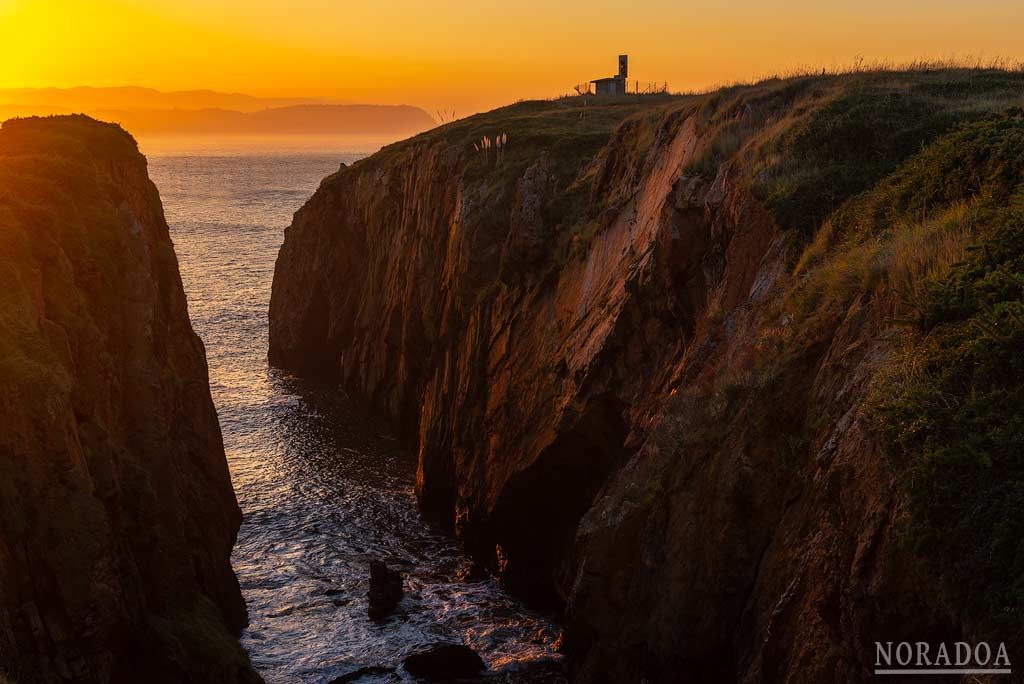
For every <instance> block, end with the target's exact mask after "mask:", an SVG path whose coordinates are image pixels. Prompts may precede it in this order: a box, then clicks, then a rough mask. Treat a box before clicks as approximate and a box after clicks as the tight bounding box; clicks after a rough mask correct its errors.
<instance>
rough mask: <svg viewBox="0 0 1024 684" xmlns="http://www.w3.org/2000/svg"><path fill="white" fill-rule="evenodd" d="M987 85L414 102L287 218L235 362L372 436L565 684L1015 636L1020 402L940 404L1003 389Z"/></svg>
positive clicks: (994, 107) (970, 80) (1014, 391)
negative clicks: (287, 372)
mask: <svg viewBox="0 0 1024 684" xmlns="http://www.w3.org/2000/svg"><path fill="white" fill-rule="evenodd" d="M1021 85H1024V79H1022V77H1021V75H1020V74H1019V73H1006V72H1000V71H984V72H983V71H921V72H914V73H875V74H855V75H843V76H820V77H806V78H796V79H790V80H782V81H769V82H765V83H761V84H757V85H754V86H743V87H736V88H730V89H726V90H722V91H718V92H715V93H711V94H708V95H701V96H692V97H680V98H674V99H668V100H665V99H646V98H636V99H628V98H627V99H621V100H606V101H603V102H602V101H601V100H596V101H591V102H589V103H584V102H583V101H582V100H578V99H567V100H559V101H554V102H547V103H523V104H520V105H515V106H513V107H509V108H505V109H502V110H497V111H495V112H491V113H489V114H486V115H481V116H477V117H471V118H470V119H467V120H465V121H461V122H457V123H455V124H452V125H448V126H445V127H442V128H440V129H437V130H435V131H432V132H430V133H428V134H424V135H421V136H418V137H416V138H413V139H411V140H409V141H406V142H403V143H399V144H397V145H393V146H391V147H388V148H385V149H384V150H382V151H381V152H380V153H378V154H377V155H374V156H373V157H370V158H368V159H366V160H363V161H360V162H357V163H356V164H354V165H353V166H352V167H347V168H346V167H343V168H342V169H341V170H340V171H339V172H338V173H336V174H334V175H332V176H330V177H329V178H327V179H325V180H324V182H323V183H322V184H321V186H320V188H319V190H318V191H317V192H316V194H315V195H314V197H313V198H312V199H311V200H310V201H309V202H308V203H307V204H306V205H305V206H304V207H303V208H302V209H301V210H300V211H299V212H297V213H296V215H295V219H294V222H293V224H292V225H291V226H290V227H289V228H288V229H287V231H286V234H285V243H284V246H283V247H282V249H281V253H280V256H279V258H278V262H277V269H276V272H275V278H274V289H273V296H272V300H271V310H270V324H271V339H270V359H271V361H272V362H273V363H275V364H278V365H281V366H285V367H288V368H292V369H294V370H296V371H298V372H302V373H305V374H310V375H320V376H324V377H330V378H334V379H335V380H337V381H338V382H339V383H340V384H341V385H342V386H343V387H345V388H346V389H347V390H349V391H355V392H357V393H359V394H361V395H362V396H364V397H366V398H367V399H368V400H369V401H370V402H372V403H373V404H374V405H376V406H377V407H378V408H379V409H381V410H382V411H384V412H385V413H387V414H388V415H390V416H391V417H392V418H394V419H395V420H396V421H398V422H399V423H400V424H401V425H402V426H404V428H405V429H406V430H407V431H408V432H409V434H410V435H411V436H412V437H413V438H414V440H415V443H416V445H417V447H418V451H419V472H418V477H417V490H418V495H419V498H420V502H421V505H422V508H423V510H424V513H425V514H426V515H427V516H428V517H429V518H431V519H433V520H435V521H437V522H438V523H440V524H441V525H443V526H445V527H446V528H448V529H450V530H452V531H454V533H455V534H456V535H457V536H458V537H459V539H460V540H461V541H462V542H463V543H464V545H465V546H466V547H467V549H469V550H470V551H471V552H472V553H473V554H474V555H475V556H476V557H477V558H478V559H480V560H481V561H482V562H484V563H485V564H486V565H487V566H488V567H489V568H490V569H491V570H492V571H493V572H495V573H496V574H498V575H499V576H500V577H501V579H502V580H503V581H504V582H505V583H506V585H507V586H508V587H509V588H510V589H512V590H513V591H517V592H519V593H521V594H522V595H524V596H526V597H528V598H530V599H532V600H534V601H537V602H540V603H546V604H548V605H553V606H556V607H559V608H564V611H565V613H564V614H565V626H566V631H565V646H566V649H567V651H568V653H569V657H570V661H571V663H572V667H573V672H574V677H575V679H576V681H580V682H640V681H648V682H676V681H708V682H721V681H746V682H762V681H763V682H776V681H793V682H826V681H827V682H835V681H861V680H867V679H869V678H870V677H871V672H872V668H873V666H874V659H875V652H874V645H873V642H874V641H876V640H877V641H889V640H901V639H908V640H911V641H926V640H937V639H947V640H954V639H957V638H966V637H974V638H976V637H979V636H980V635H984V636H986V637H994V636H998V637H1000V638H1005V639H1008V640H1010V641H1011V642H1014V643H1017V644H1019V643H1020V623H1019V620H1016V621H1015V620H1014V619H1012V618H1010V619H1006V616H1007V615H1017V616H1019V615H1020V610H1021V602H1020V594H1019V591H1018V590H1017V589H1014V587H1019V581H1020V577H1021V573H1022V571H1024V567H1022V566H1021V563H1022V561H1021V558H1022V556H1021V555H1020V554H1021V547H1020V542H1019V539H1020V536H1019V535H1018V536H1014V535H1015V534H1017V532H1020V531H1021V517H1020V515H1019V511H1018V512H1016V513H1014V512H1013V511H1015V510H1016V509H1015V508H1014V506H1015V504H1014V503H1013V502H1014V501H1017V499H1016V497H1017V496H1018V491H1019V490H1018V487H1019V479H1020V475H1021V472H1022V471H1021V466H1020V462H1019V461H1020V459H1019V455H1014V454H1019V444H1020V440H1021V435H1022V434H1024V431H1022V430H1021V416H1020V409H1019V407H1018V408H1011V409H1006V408H1003V409H1000V410H1001V411H1002V412H1003V413H1004V414H1005V415H1001V416H1000V418H999V421H997V422H1001V423H1002V424H1003V425H1008V426H1010V427H1008V428H1005V429H1000V430H990V433H991V434H989V433H988V432H986V433H985V434H986V436H987V437H988V440H987V441H977V442H975V441H973V440H974V437H973V435H975V433H976V431H981V432H985V430H988V429H989V428H990V427H991V426H989V427H984V426H983V425H981V423H982V422H984V421H982V420H979V419H978V418H977V416H978V415H979V412H978V407H977V406H972V407H971V408H970V409H967V408H966V407H967V406H968V404H970V403H971V402H970V401H968V398H969V397H970V398H972V399H971V401H973V397H975V396H976V395H977V394H978V393H979V392H982V391H984V392H988V393H989V395H991V396H990V406H991V405H993V404H992V403H991V402H996V401H998V400H997V399H996V397H1004V399H1005V397H1007V396H1009V397H1020V387H1021V385H1022V384H1024V382H1022V380H1021V375H1020V373H1021V369H1020V367H1019V362H1007V359H1010V358H1014V357H1013V354H1012V352H1011V351H1010V350H1012V349H1013V348H1014V345H1015V344H1018V343H1019V342H1020V341H1021V339H1024V338H1021V336H1020V335H1021V327H1020V326H1021V321H1022V318H1021V311H1020V308H1019V305H1020V297H1021V287H1022V286H1021V283H1024V274H1022V273H1021V268H1020V263H1021V262H1020V259H1019V255H1020V241H1019V240H1016V239H1015V238H1014V239H1010V238H1007V235H1012V234H1013V233H1012V228H1011V227H1012V226H1014V225H1017V224H1016V223H1015V222H1016V221H1017V218H1016V214H1014V213H1013V212H1014V211H1015V209H1014V207H1017V206H1018V204H1017V203H1019V202H1021V197H1022V195H1021V189H1020V187H1021V186H1020V180H1021V176H1020V173H1019V172H1020V168H1019V163H1018V162H1017V161H1016V160H1017V159H1019V158H1020V154H1019V152H1021V151H1022V150H1024V148H1022V147H1021V145H1022V139H1021V132H1022V124H1021V121H1020V118H1019V112H1017V111H1016V110H1012V109H1011V110H1009V111H1008V112H1007V111H1006V110H1007V108H1009V107H1012V106H1013V105H1019V104H1020V97H1021V96H1020V92H1021V91H1020V87H1021ZM498 140H500V141H501V145H500V146H499V145H498V143H497V142H496V141H498ZM1021 206H1024V205H1021ZM989 243H992V244H993V245H998V246H999V248H998V249H997V248H996V247H995V246H991V247H985V248H984V249H983V248H982V247H979V246H980V245H988V244H989ZM1000 249H1001V250H1002V251H999V250H1000ZM979 250H980V251H979ZM1015 250H1016V251H1015ZM981 253H984V254H1001V255H1002V256H1001V257H998V258H996V259H995V260H993V259H991V258H987V257H986V258H987V259H988V260H987V261H986V260H982V261H981V262H979V263H970V262H971V259H972V258H975V257H974V256H972V255H977V254H981ZM1008 264H1009V265H1008ZM991 273H999V274H1002V275H1000V276H999V277H1000V278H1002V279H1001V280H1000V281H999V282H1000V283H1001V285H1000V286H999V287H998V288H994V289H995V290H997V291H998V294H991V293H990V291H989V290H986V289H985V288H986V287H988V286H987V285H982V284H981V283H988V282H989V278H990V277H993V278H994V277H995V276H992V275H991ZM993 287H994V286H993ZM958 288H959V289H958ZM979 288H980V289H979ZM979 292H981V293H985V294H979ZM967 301H970V302H973V304H971V305H966V304H963V303H964V302H967ZM962 304H963V306H961V305H962ZM972 307H973V308H972ZM972 321H973V322H972ZM979 321H980V322H979ZM985 330H988V331H989V332H988V333H985V332H984V331H985ZM940 340H941V342H940ZM957 345H959V347H958V346H957ZM979 345H980V346H979ZM986 345H987V346H986ZM982 348H984V350H985V355H984V356H983V358H984V359H986V362H985V363H987V364H989V365H988V366H986V365H985V364H981V365H980V366H976V365H973V364H974V363H975V361H976V358H975V357H971V356H970V355H969V354H968V352H967V351H966V350H970V354H974V355H975V356H976V355H978V354H979V353H980V352H979V351H978V350H979V349H982ZM949 349H962V350H965V351H963V352H961V353H954V354H947V356H946V357H942V353H945V352H941V351H940V350H949ZM972 359H973V360H972ZM1002 362H1006V363H1008V364H1009V367H1011V368H1013V369H1014V370H1013V371H1012V372H1009V371H1008V372H1007V374H1006V375H1004V376H1002V377H1000V378H999V379H998V381H996V380H995V379H994V378H995V376H996V375H998V374H996V373H994V372H993V373H991V374H987V375H986V374H984V373H981V371H980V370H979V369H981V368H995V367H998V366H999V363H1002ZM1006 363H1004V366H1005V365H1006ZM1013 363H1016V364H1017V365H1016V366H1014V365H1013ZM950 369H952V370H953V371H957V372H950ZM979 373H980V375H979ZM986 383H987V384H986ZM989 395H986V396H989ZM935 397H940V399H936V398H935ZM1011 404H1012V401H1011ZM1007 405H1008V404H1006V403H1003V404H1000V406H1003V407H1005V406H1007ZM943 406H944V407H945V409H942V410H945V411H946V413H942V411H941V410H940V408H941V407H943ZM937 407H938V408H937ZM991 415H993V416H994V415H995V413H993V414H991ZM958 421H959V422H958ZM971 421H978V423H977V424H974V423H972V422H971ZM983 427H984V429H983ZM939 435H942V436H943V437H942V438H941V439H944V440H945V441H944V442H943V445H944V446H948V447H949V450H950V451H949V453H946V454H944V455H943V458H944V459H945V461H942V460H941V459H940V460H939V461H936V456H935V450H936V439H937V438H938V436H939ZM1015 444H1016V445H1017V448H1014V445H1015ZM936 463H938V466H941V467H937V466H936ZM965 464H967V465H965ZM944 467H949V468H955V469H946V470H944V469H943V468H944ZM1015 482H1016V483H1018V484H1014V483H1015ZM937 489H945V490H947V491H945V492H944V494H945V497H946V498H945V499H939V498H936V497H935V496H933V494H934V493H935V491H936V490H937ZM952 490H958V491H959V492H960V496H959V497H956V496H954V495H953V493H952ZM979 502H985V503H984V505H981V504H980V503H979ZM976 504H978V505H976ZM982 509H984V511H985V512H984V514H976V512H977V511H978V510H982ZM965 520H969V521H970V522H968V523H966V527H965V526H964V525H965V523H964V521H965ZM951 521H952V522H951ZM1000 521H1002V522H1000ZM1007 521H1009V522H1007ZM953 522H955V523H956V524H958V525H959V526H960V528H962V529H959V530H958V535H957V537H956V538H957V539H958V540H959V541H958V545H957V546H955V554H954V555H957V554H964V556H965V557H967V558H971V559H981V558H984V559H985V560H983V561H982V560H978V561H977V562H975V561H974V560H971V561H969V562H964V560H963V558H964V557H962V556H958V555H957V557H953V556H951V551H952V550H953V547H951V546H950V545H949V544H947V543H945V541H944V540H943V539H942V534H943V532H944V529H945V526H946V525H951V524H953ZM1004 523H1005V525H1006V527H1001V525H1003V524H1004ZM972 540H973V541H972ZM995 540H998V544H997V543H996V541H995ZM1014 540H1017V541H1014ZM972 544H973V546H972ZM979 597H984V600H980V601H979V600H977V599H978V598H979ZM1015 640H1016V641H1015Z"/></svg>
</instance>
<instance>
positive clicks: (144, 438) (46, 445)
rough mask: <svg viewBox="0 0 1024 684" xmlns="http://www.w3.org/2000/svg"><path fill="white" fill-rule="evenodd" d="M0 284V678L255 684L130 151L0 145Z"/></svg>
mask: <svg viewBox="0 0 1024 684" xmlns="http://www.w3.org/2000/svg"><path fill="white" fill-rule="evenodd" d="M0 282H2V283H3V287H2V288H0V425H2V426H3V429H2V431H0V672H2V673H4V674H6V675H7V676H8V677H9V678H10V679H11V680H12V681H16V682H19V683H21V684H24V683H26V682H45V683H47V684H49V683H51V682H72V681H73V682H104V683H105V682H124V683H126V684H127V683H129V682H130V683H137V682H142V681H145V682H158V683H159V682H166V683H168V684H171V683H178V682H185V681H189V682H218V684H220V683H223V682H242V681H256V682H258V681H260V680H259V678H258V677H257V676H256V675H255V674H254V673H253V672H252V671H251V670H250V668H249V664H248V660H247V657H246V656H245V653H244V651H242V649H241V648H240V647H239V645H238V643H237V641H236V640H235V638H234V637H233V636H232V633H235V634H237V633H240V631H241V629H242V628H243V626H244V625H245V623H246V610H245V605H244V603H243V600H242V597H241V593H240V591H239V587H238V583H237V580H236V579H235V576H234V573H233V572H232V569H231V565H230V561H229V555H230V553H231V548H232V546H233V545H234V541H235V535H236V533H237V530H238V526H239V524H240V522H241V513H240V511H239V508H238V505H237V503H236V500H235V496H234V492H233V490H232V488H231V481H230V478H229V474H228V468H227V462H226V460H225V457H224V448H223V444H222V442H221V435H220V428H219V426H218V423H217V416H216V414H215V411H214V407H213V402H212V400H211V398H210V391H209V384H208V378H207V368H206V358H205V352H204V349H203V345H202V342H201V341H200V340H199V338H198V336H197V335H196V334H195V333H194V332H193V331H192V328H191V325H190V323H189V318H188V311H187V309H186V302H185V295H184V292H183V290H182V285H181V279H180V277H179V275H178V264H177V260H176V258H175V254H174V248H173V246H172V244H171V240H170V238H169V236H168V230H167V224H166V222H165V220H164V216H163V209H162V207H161V204H160V198H159V195H158V194H157V190H156V188H155V187H154V185H153V184H152V183H151V182H150V180H149V178H148V176H147V173H146V160H145V158H144V157H143V156H142V155H141V154H140V153H139V151H138V148H137V146H136V145H135V141H134V140H133V139H132V138H131V136H129V135H128V134H126V133H125V132H124V131H123V130H121V129H120V128H119V127H117V126H114V125H110V124H102V123H98V122H96V121H93V120H91V119H88V118H87V117H84V116H69V117H53V118H47V119H22V120H11V121H8V122H6V123H5V124H4V125H3V128H2V129H0Z"/></svg>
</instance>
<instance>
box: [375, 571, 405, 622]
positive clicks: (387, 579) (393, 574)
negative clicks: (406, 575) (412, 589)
mask: <svg viewBox="0 0 1024 684" xmlns="http://www.w3.org/2000/svg"><path fill="white" fill-rule="evenodd" d="M367 595H368V596H369V597H370V607H369V610H368V611H367V612H368V613H369V615H370V618H371V619H372V620H383V619H384V618H386V617H387V616H388V615H391V613H392V612H393V611H394V610H395V607H396V606H397V605H398V602H399V601H401V600H402V575H401V573H399V572H398V571H397V570H392V569H391V568H389V567H388V566H387V565H385V564H384V563H382V562H381V561H371V562H370V591H369V593H368V594H367Z"/></svg>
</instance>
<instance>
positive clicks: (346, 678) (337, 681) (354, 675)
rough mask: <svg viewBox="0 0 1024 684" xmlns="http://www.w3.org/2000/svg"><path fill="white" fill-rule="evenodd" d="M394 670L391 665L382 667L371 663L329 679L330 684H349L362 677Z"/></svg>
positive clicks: (388, 672)
mask: <svg viewBox="0 0 1024 684" xmlns="http://www.w3.org/2000/svg"><path fill="white" fill-rule="evenodd" d="M394 671H395V668H393V667H383V666H382V665H371V666H370V667H361V668H359V669H358V670H353V671H352V672H349V673H347V674H343V675H341V676H340V677H335V678H334V679H332V680H331V682H330V684H349V683H350V682H355V681H358V680H360V679H362V678H363V677H369V676H371V675H386V674H390V673H392V672H394Z"/></svg>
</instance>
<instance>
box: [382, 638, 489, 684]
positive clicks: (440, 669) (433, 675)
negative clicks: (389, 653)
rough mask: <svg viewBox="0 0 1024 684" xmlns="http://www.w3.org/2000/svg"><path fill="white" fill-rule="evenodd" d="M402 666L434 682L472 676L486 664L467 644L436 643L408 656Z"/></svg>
mask: <svg viewBox="0 0 1024 684" xmlns="http://www.w3.org/2000/svg"><path fill="white" fill-rule="evenodd" d="M402 667H404V668H405V671H406V672H408V673H409V674H411V675H413V676H414V677H421V678H423V679H427V680H429V681H432V682H436V681H440V680H444V679H458V678H461V677H472V676H473V675H475V674H477V673H479V672H481V671H482V670H484V669H485V668H486V665H484V661H483V660H482V659H481V658H480V656H478V655H477V654H476V651H474V650H473V649H471V648H470V647H469V646H464V645H462V644H446V643H437V644H434V645H432V646H429V647H427V648H425V649H423V650H421V651H417V652H416V653H413V654H412V655H410V656H408V657H407V658H406V659H405V661H404V662H403V664H402Z"/></svg>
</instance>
